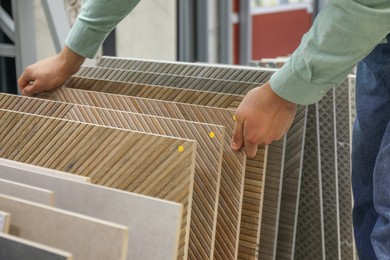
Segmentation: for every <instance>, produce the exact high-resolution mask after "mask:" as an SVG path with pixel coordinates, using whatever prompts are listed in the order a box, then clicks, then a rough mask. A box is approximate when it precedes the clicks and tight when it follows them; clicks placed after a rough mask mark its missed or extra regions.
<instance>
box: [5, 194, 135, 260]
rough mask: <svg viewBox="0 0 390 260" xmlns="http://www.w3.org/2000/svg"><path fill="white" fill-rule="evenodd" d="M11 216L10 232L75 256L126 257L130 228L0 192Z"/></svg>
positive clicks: (92, 258)
mask: <svg viewBox="0 0 390 260" xmlns="http://www.w3.org/2000/svg"><path fill="white" fill-rule="evenodd" d="M0 208H1V209H3V210H5V211H7V212H9V213H10V214H11V216H12V220H11V227H10V231H9V233H10V235H14V236H18V237H21V238H23V239H27V240H31V241H34V242H37V243H41V244H44V245H47V246H50V247H54V248H58V249H60V250H65V251H68V252H71V253H72V254H73V256H74V258H75V259H85V260H88V259H90V260H96V259H125V258H126V254H127V239H128V235H129V234H128V230H127V227H125V226H122V225H117V224H114V223H110V222H107V221H102V220H100V219H96V218H91V217H87V216H83V215H80V214H75V213H72V212H69V211H65V210H60V209H56V208H54V207H48V206H44V205H42V204H38V203H33V202H29V201H27V200H21V199H16V198H13V197H10V196H5V195H0Z"/></svg>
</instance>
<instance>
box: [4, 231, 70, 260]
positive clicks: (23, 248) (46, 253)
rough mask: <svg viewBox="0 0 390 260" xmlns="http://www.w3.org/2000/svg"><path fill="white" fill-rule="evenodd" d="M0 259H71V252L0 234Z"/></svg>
mask: <svg viewBox="0 0 390 260" xmlns="http://www.w3.org/2000/svg"><path fill="white" fill-rule="evenodd" d="M0 248H1V250H0V259H6V260H20V259H29V260H72V259H73V256H72V254H71V253H69V252H66V251H63V250H59V249H56V248H53V247H49V246H45V245H42V244H39V243H35V242H32V241H29V240H26V239H22V238H18V237H16V236H11V235H7V234H0Z"/></svg>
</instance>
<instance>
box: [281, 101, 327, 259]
mask: <svg viewBox="0 0 390 260" xmlns="http://www.w3.org/2000/svg"><path fill="white" fill-rule="evenodd" d="M317 106H318V104H315V105H310V106H308V112H307V128H306V136H305V148H304V154H303V168H302V176H301V189H300V194H299V206H298V207H299V211H298V217H297V221H298V222H297V231H296V239H295V243H294V244H293V248H292V249H291V251H288V252H285V253H284V254H286V258H285V259H293V258H295V259H323V258H324V256H325V255H324V254H325V251H324V226H323V214H322V184H321V172H320V167H321V166H320V163H321V161H320V158H319V140H318V135H319V125H318V114H317V111H318V109H317Z"/></svg>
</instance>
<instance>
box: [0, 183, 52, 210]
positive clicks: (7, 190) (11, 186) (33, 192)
mask: <svg viewBox="0 0 390 260" xmlns="http://www.w3.org/2000/svg"><path fill="white" fill-rule="evenodd" d="M0 193H1V194H4V195H7V196H12V197H15V198H19V199H24V200H29V201H32V202H35V203H40V204H43V205H47V206H54V192H52V191H50V190H46V189H40V188H37V187H34V186H30V185H25V184H22V183H18V182H14V181H9V180H4V179H1V178H0Z"/></svg>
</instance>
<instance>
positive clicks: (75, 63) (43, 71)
mask: <svg viewBox="0 0 390 260" xmlns="http://www.w3.org/2000/svg"><path fill="white" fill-rule="evenodd" d="M84 60H85V58H84V57H82V56H80V55H78V54H77V53H75V52H73V51H71V50H70V49H68V48H67V47H65V48H64V49H63V50H62V51H61V52H60V53H59V54H57V55H55V56H52V57H49V58H47V59H44V60H41V61H38V62H37V63H34V64H32V65H30V66H28V67H27V68H26V69H25V71H24V72H23V73H22V75H21V76H20V78H19V80H18V84H19V87H20V90H21V92H22V94H23V95H25V96H32V95H34V94H37V93H40V92H43V91H47V90H51V89H54V88H58V87H60V86H62V85H63V84H64V83H65V82H66V81H67V80H68V78H69V77H70V76H72V75H73V74H74V73H75V72H77V71H78V70H79V68H80V66H81V64H82V63H83V62H84Z"/></svg>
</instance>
